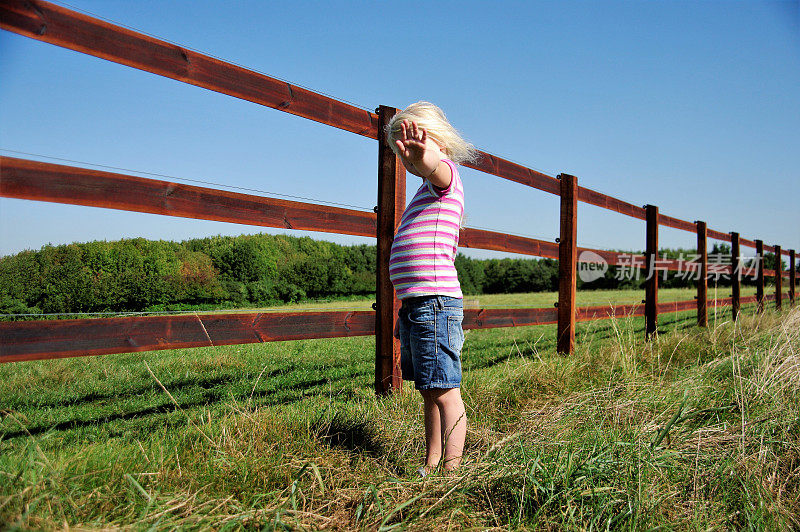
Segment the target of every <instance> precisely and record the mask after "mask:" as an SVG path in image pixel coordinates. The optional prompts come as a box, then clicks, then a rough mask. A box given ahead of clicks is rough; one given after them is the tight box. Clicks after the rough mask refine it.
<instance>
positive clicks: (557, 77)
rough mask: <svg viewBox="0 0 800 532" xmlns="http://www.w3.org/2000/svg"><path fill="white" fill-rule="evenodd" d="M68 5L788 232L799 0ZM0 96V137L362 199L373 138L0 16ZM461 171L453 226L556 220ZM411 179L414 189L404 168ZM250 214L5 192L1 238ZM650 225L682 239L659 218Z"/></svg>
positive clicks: (635, 239) (283, 190) (534, 198)
mask: <svg viewBox="0 0 800 532" xmlns="http://www.w3.org/2000/svg"><path fill="white" fill-rule="evenodd" d="M69 5H70V6H72V7H74V8H77V9H80V10H85V11H88V12H91V13H94V14H96V15H98V16H101V17H103V18H106V19H110V20H111V21H114V22H117V23H121V24H124V25H128V26H131V27H133V28H135V29H138V30H140V31H143V32H146V33H150V34H153V35H155V36H157V37H160V38H163V39H166V40H169V41H172V42H175V43H177V44H180V45H183V46H186V47H189V48H192V49H195V50H198V51H201V52H205V53H209V54H212V55H215V56H217V57H220V58H222V59H225V60H228V61H232V62H235V63H238V64H241V65H243V66H246V67H248V68H252V69H254V70H258V71H261V72H264V73H266V74H269V75H271V76H274V77H277V78H281V79H284V80H286V81H289V82H292V83H296V84H299V85H302V86H305V87H308V88H310V89H313V90H316V91H319V92H324V93H326V94H329V95H331V96H334V97H336V98H339V99H342V100H346V101H349V102H352V103H355V104H356V105H359V106H361V107H364V108H368V109H374V108H375V107H376V106H378V105H379V104H384V105H392V106H395V107H405V106H406V105H408V104H409V103H412V102H414V101H417V100H429V101H432V102H434V103H436V104H438V105H439V106H440V107H442V108H443V109H444V110H445V112H446V113H447V114H448V117H449V118H450V120H451V122H452V123H453V124H454V125H455V126H456V127H457V128H458V129H460V130H461V131H462V132H463V133H464V135H465V137H467V138H468V139H469V140H471V141H472V142H473V143H474V144H475V145H477V146H478V147H479V148H481V149H484V150H486V151H489V152H491V153H494V154H496V155H499V156H501V157H505V158H507V159H510V160H512V161H516V162H519V163H521V164H524V165H527V166H530V167H533V168H536V169H539V170H542V171H545V172H547V173H550V174H551V175H555V174H557V173H559V172H567V173H571V174H574V175H576V176H578V179H579V184H581V185H583V186H587V187H590V188H594V189H597V190H600V191H602V192H605V193H607V194H611V195H613V196H616V197H619V198H622V199H624V200H626V201H630V202H631V203H634V204H638V205H643V204H645V203H652V204H655V205H658V206H659V208H660V211H661V212H662V213H665V214H669V215H672V216H677V217H680V218H683V219H686V220H689V221H694V220H698V219H701V220H705V221H706V222H708V225H709V227H710V228H712V229H716V230H720V231H724V232H728V231H739V232H740V233H741V235H742V236H743V237H745V238H749V239H754V238H761V239H763V240H764V241H765V243H767V244H780V245H782V246H784V248H794V249H796V250H798V251H800V214H798V200H799V199H800V97H799V96H800V4H798V2H797V1H793V2H788V1H785V2H749V1H731V2H722V1H719V2H672V1H670V2H666V1H663V2H662V1H648V2H644V1H642V2H555V1H553V2H491V3H490V2H376V1H369V2H330V3H321V2H309V3H306V2H298V1H293V2H256V1H248V2H245V1H232V2H208V1H199V0H192V1H178V0H171V1H169V2H163V1H149V0H147V1H145V0H139V1H136V2H131V1H116V0H102V1H101V0H71V3H70V4H69ZM0 113H1V114H0V116H1V117H2V118H1V119H0V148H3V149H5V150H17V151H22V152H30V153H35V154H41V155H45V156H50V157H60V158H65V159H72V160H77V161H82V162H86V163H92V164H98V165H109V166H115V167H121V168H126V169H131V170H137V171H142V172H153V173H159V174H165V175H169V176H175V177H185V178H189V179H199V180H205V181H212V182H215V183H220V184H225V185H230V186H238V187H249V188H255V189H260V190H263V191H267V192H270V193H280V194H288V195H296V196H305V197H309V198H318V199H322V200H327V201H334V202H341V203H347V204H353V205H358V206H361V207H364V208H366V209H370V208H371V207H372V206H373V205H375V203H376V195H377V185H376V163H377V145H376V142H375V141H373V140H370V139H366V138H363V137H360V136H357V135H354V134H351V133H347V132H344V131H340V130H338V129H334V128H331V127H328V126H324V125H321V124H317V123H315V122H311V121H309V120H305V119H302V118H298V117H295V116H292V115H288V114H285V113H281V112H279V111H276V110H273V109H270V108H267V107H263V106H259V105H256V104H252V103H248V102H244V101H241V100H237V99H235V98H232V97H229V96H224V95H221V94H217V93H214V92H210V91H207V90H205V89H201V88H198V87H194V86H190V85H186V84H183V83H180V82H177V81H173V80H169V79H166V78H161V77H159V76H155V75H153V74H149V73H145V72H141V71H138V70H134V69H131V68H128V67H124V66H121V65H117V64H115V63H111V62H108V61H104V60H102V59H97V58H94V57H90V56H87V55H84V54H80V53H77V52H73V51H69V50H65V49H62V48H59V47H56V46H53V45H49V44H44V43H39V42H37V41H34V40H32V39H28V38H26V37H21V36H18V35H15V34H11V33H9V32H6V31H0ZM0 153H2V154H4V155H10V156H19V157H27V156H25V155H17V154H14V153H11V152H8V151H5V152H0ZM30 158H34V159H37V158H38V157H30ZM42 160H49V159H42ZM53 162H58V161H53ZM66 164H70V163H66ZM462 175H463V178H464V184H465V192H466V213H467V225H470V226H473V227H483V228H490V229H496V230H500V231H506V232H514V233H518V234H525V235H531V236H535V237H539V238H546V239H554V238H555V237H556V236H557V235H558V200H557V198H556V197H555V196H552V195H550V194H547V193H544V192H540V191H537V190H534V189H529V188H527V187H524V186H522V185H518V184H515V183H511V182H509V181H505V180H502V179H499V178H496V177H494V176H488V175H485V174H481V173H479V172H475V171H472V170H469V169H463V171H462ZM408 182H409V193H411V192H413V190H415V189H416V187H417V186H418V184H419V180H418V178H416V177H414V176H409V180H408ZM578 216H579V220H578V223H579V229H578V243H579V245H582V246H590V247H600V248H606V249H620V248H623V249H641V248H643V247H644V222H643V221H640V220H635V219H633V218H629V217H627V216H623V215H619V214H615V213H612V212H610V211H605V210H603V209H599V208H596V207H592V206H588V205H586V204H580V207H579V213H578ZM263 230H264V229H263V228H255V227H248V226H241V225H233V224H224V223H216V222H206V221H200V220H188V219H181V218H170V217H164V216H156V215H147V214H137V213H126V212H121V211H112V210H105V209H96V208H87V207H77V206H69V205H57V204H49V203H39V202H30V201H22V200H8V199H0V255H2V254H9V253H14V252H17V251H20V250H22V249H26V248H27V249H38V248H39V247H40V246H42V245H44V244H47V243H53V244H59V243H65V242H72V241H90V240H96V239H106V240H115V239H119V238H124V237H136V236H142V237H146V238H153V239H158V238H162V239H171V240H183V239H187V238H193V237H201V236H207V235H214V234H232V235H237V234H242V233H253V232H259V231H263ZM267 232H271V233H276V232H283V231H279V230H267ZM290 234H295V235H301V234H309V235H311V236H313V237H314V238H323V239H327V240H333V241H336V242H343V243H357V242H373V240H370V239H362V238H356V237H341V236H335V235H327V234H322V233H299V232H292V233H290ZM660 243H661V245H662V246H664V247H693V246H694V244H695V239H694V237H693V235H692V234H690V233H686V232H683V231H677V230H671V229H666V228H662V230H661V236H660ZM473 255H477V256H500V255H499V254H496V253H492V252H483V253H477V254H473Z"/></svg>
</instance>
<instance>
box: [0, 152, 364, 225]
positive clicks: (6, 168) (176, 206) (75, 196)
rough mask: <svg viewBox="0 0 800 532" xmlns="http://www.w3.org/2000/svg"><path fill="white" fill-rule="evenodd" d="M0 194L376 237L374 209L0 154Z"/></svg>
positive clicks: (7, 196) (125, 209)
mask: <svg viewBox="0 0 800 532" xmlns="http://www.w3.org/2000/svg"><path fill="white" fill-rule="evenodd" d="M0 196H2V197H6V198H17V199H27V200H38V201H48V202H55V203H66V204H71V205H84V206H89V207H105V208H107V209H118V210H124V211H134V212H144V213H150V214H163V215H168V216H178V217H183V218H197V219H201V220H215V221H218V222H230V223H238V224H246V225H257V226H263V227H280V228H286V229H301V230H306V231H323V232H326V233H344V234H349V235H357V236H368V237H375V227H376V226H375V214H374V213H371V212H362V211H355V210H351V209H343V208H340V207H329V206H326V205H315V204H309V203H302V202H298V201H290V200H282V199H273V198H266V197H262V196H255V195H251V194H242V193H239V192H229V191H226V190H217V189H213V188H205V187H198V186H195V185H185V184H182V183H171V182H169V181H161V180H158V179H150V178H144V177H136V176H131V175H125V174H115V173H111V172H104V171H100V170H90V169H86V168H77V167H74V166H63V165H60V164H51V163H43V162H38V161H29V160H26V159H16V158H13V157H3V156H0Z"/></svg>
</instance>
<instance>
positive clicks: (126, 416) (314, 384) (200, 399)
mask: <svg viewBox="0 0 800 532" xmlns="http://www.w3.org/2000/svg"><path fill="white" fill-rule="evenodd" d="M368 373H369V372H354V373H351V374H349V375H346V376H342V377H341V378H340V379H337V380H332V379H330V378H320V379H314V380H306V381H301V382H298V383H293V384H291V385H290V386H283V387H281V388H279V389H276V390H258V391H255V392H252V393H250V392H245V391H243V392H240V393H232V392H231V391H230V389H229V385H230V384H231V383H233V382H235V380H234V379H231V378H230V377H229V376H224V377H219V378H216V379H206V380H205V381H194V382H190V383H188V384H184V385H183V390H188V389H192V388H200V389H201V390H203V391H202V393H200V394H199V396H198V395H196V394H195V395H194V396H193V397H192V399H190V400H183V401H181V400H178V401H177V404H176V403H162V404H160V405H155V406H150V407H147V408H141V409H139V410H135V411H130V412H121V413H118V414H112V415H105V416H104V415H99V416H95V417H91V418H89V419H71V420H66V421H61V422H59V423H56V424H53V425H38V426H33V427H25V428H24V429H20V430H14V431H7V432H0V441H2V440H9V439H12V438H19V437H23V436H38V435H41V434H45V433H48V432H59V431H66V430H75V429H80V428H86V427H96V426H99V425H102V424H106V423H111V422H114V421H130V420H138V419H142V418H146V417H149V416H161V415H167V414H171V413H173V412H175V411H180V410H183V411H186V410H191V409H193V408H197V407H203V406H212V405H215V404H220V403H222V402H224V401H229V400H231V399H236V400H241V401H249V400H250V399H252V400H253V404H254V405H263V406H276V405H285V404H291V403H296V402H298V401H300V400H302V399H304V398H305V397H307V396H308V395H311V394H310V393H309V392H310V391H312V390H315V389H316V388H318V387H320V386H324V385H326V384H330V383H336V382H341V381H352V380H355V379H358V378H361V377H366V376H367V375H368ZM167 389H169V390H170V393H172V395H173V397H174V396H175V395H179V392H180V391H182V389H181V387H175V386H171V385H170V386H168V388H167ZM147 390H148V391H151V390H152V387H150V388H147ZM133 393H135V392H131V394H133ZM131 394H128V395H127V396H131ZM114 397H117V398H119V397H120V396H118V395H116V396H114ZM125 397H126V396H122V398H125Z"/></svg>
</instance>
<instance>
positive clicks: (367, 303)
mask: <svg viewBox="0 0 800 532" xmlns="http://www.w3.org/2000/svg"><path fill="white" fill-rule="evenodd" d="M766 290H767V293H769V287H767V289H766ZM755 293H756V289H755V287H750V286H742V288H741V296H742V297H745V296H751V295H755ZM696 294H697V291H696V290H695V289H689V288H660V289H659V290H658V300H659V301H660V302H668V301H683V300H688V299H692V298H693V297H694V296H695V295H696ZM715 295H716V297H717V298H719V299H722V298H726V297H730V295H731V292H730V288H729V287H725V288H720V289H718V290H717V292H716V294H715V293H714V288H713V287H709V290H708V297H709V299H713V298H714V297H715ZM575 299H576V302H577V304H578V306H582V307H583V306H594V305H607V304H609V303H613V304H625V303H640V302H641V301H642V299H644V290H584V291H581V290H579V291H578V292H577V295H576V298H575ZM556 301H558V292H533V293H527V294H482V295H478V296H470V295H465V296H464V307H465V308H487V307H530V308H533V307H551V306H553V303H555V302H556ZM373 302H374V299H369V298H365V299H363V300H354V301H332V302H324V303H320V302H314V301H312V302H305V303H288V304H286V305H281V306H278V307H259V308H256V309H255V310H276V311H280V310H286V311H291V310H307V309H318V308H319V309H325V308H341V309H354V310H369V309H371V308H372V303H373Z"/></svg>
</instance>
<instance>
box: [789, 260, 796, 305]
mask: <svg viewBox="0 0 800 532" xmlns="http://www.w3.org/2000/svg"><path fill="white" fill-rule="evenodd" d="M794 269H795V264H794V250H793V249H790V250H789V302H790V303H791V305H792V306H794V283H795V282H796V279H797V274H796V273H795V271H794Z"/></svg>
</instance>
